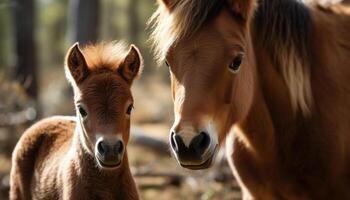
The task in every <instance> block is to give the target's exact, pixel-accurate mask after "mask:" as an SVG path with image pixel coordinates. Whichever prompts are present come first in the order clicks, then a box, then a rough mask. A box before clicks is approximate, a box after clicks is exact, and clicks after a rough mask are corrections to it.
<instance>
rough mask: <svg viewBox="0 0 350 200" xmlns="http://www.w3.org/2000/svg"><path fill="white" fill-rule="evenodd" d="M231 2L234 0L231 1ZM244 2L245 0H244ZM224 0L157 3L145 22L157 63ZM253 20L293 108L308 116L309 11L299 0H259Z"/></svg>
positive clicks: (309, 89)
mask: <svg viewBox="0 0 350 200" xmlns="http://www.w3.org/2000/svg"><path fill="white" fill-rule="evenodd" d="M233 1H234V0H233ZM247 1H248V0H247ZM225 2H226V0H218V1H213V0H177V1H175V3H173V4H172V6H171V8H170V9H171V12H170V11H169V9H168V8H166V7H165V5H162V4H160V5H159V7H158V10H157V11H156V12H155V13H154V14H153V16H152V17H151V19H150V22H149V24H150V25H151V27H152V28H153V32H152V34H151V40H152V41H153V44H154V48H155V52H156V57H157V60H158V62H159V63H160V62H162V61H163V60H164V59H165V56H166V53H167V51H168V49H169V48H170V47H171V46H172V45H173V44H174V43H176V42H177V41H178V40H179V39H181V38H182V37H185V36H186V37H190V36H191V35H192V34H193V33H195V32H196V31H198V29H199V28H200V27H201V26H202V25H203V24H204V23H205V22H206V21H208V20H210V19H212V18H214V17H216V16H217V14H218V13H219V12H220V11H221V10H222V8H223V7H224V5H225ZM258 2H259V5H258V8H257V10H256V12H255V16H254V18H253V20H255V27H256V30H257V34H258V35H257V36H256V37H257V38H259V40H262V45H263V46H264V47H265V48H267V49H268V51H267V52H268V53H269V54H270V56H271V59H272V60H273V62H274V65H275V66H276V68H277V70H278V71H279V72H280V73H281V75H282V76H283V78H284V80H285V83H286V85H287V86H288V88H289V91H290V98H291V102H292V106H293V109H294V110H295V111H297V110H299V109H300V110H301V112H302V113H303V115H308V114H309V113H310V109H311V106H312V91H311V86H310V69H309V63H308V60H309V59H310V58H309V52H310V51H309V48H310V41H311V34H312V33H311V31H312V18H311V14H310V13H311V11H310V10H309V8H308V7H307V6H306V5H305V4H303V3H302V2H301V1H300V0H259V1H258Z"/></svg>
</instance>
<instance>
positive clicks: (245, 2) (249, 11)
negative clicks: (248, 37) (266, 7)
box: [227, 0, 257, 21]
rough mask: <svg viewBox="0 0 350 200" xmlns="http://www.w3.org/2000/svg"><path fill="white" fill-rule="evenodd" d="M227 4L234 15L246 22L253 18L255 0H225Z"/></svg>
mask: <svg viewBox="0 0 350 200" xmlns="http://www.w3.org/2000/svg"><path fill="white" fill-rule="evenodd" d="M227 4H228V6H229V9H231V11H233V13H234V14H236V15H238V16H240V17H241V18H242V19H243V20H244V21H247V20H249V19H250V18H251V17H252V16H253V12H254V10H255V8H256V4H257V0H227Z"/></svg>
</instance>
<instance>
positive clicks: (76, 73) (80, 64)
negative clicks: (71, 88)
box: [66, 43, 89, 84]
mask: <svg viewBox="0 0 350 200" xmlns="http://www.w3.org/2000/svg"><path fill="white" fill-rule="evenodd" d="M66 73H67V75H70V76H68V78H70V77H71V78H73V79H74V81H75V83H76V84H80V83H81V82H82V81H83V80H84V79H85V78H86V77H87V76H88V74H89V69H88V66H87V64H86V60H85V58H84V55H83V53H82V52H81V50H80V48H79V44H78V43H75V44H74V45H73V46H72V47H71V48H70V49H69V51H68V53H67V56H66Z"/></svg>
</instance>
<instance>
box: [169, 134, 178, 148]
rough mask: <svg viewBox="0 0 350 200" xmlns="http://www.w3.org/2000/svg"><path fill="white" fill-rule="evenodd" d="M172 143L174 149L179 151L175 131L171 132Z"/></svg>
mask: <svg viewBox="0 0 350 200" xmlns="http://www.w3.org/2000/svg"><path fill="white" fill-rule="evenodd" d="M170 144H171V147H172V148H173V149H174V151H176V152H178V151H179V149H178V146H177V144H176V138H175V133H174V132H171V135H170Z"/></svg>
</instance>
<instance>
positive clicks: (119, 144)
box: [114, 141, 124, 154]
mask: <svg viewBox="0 0 350 200" xmlns="http://www.w3.org/2000/svg"><path fill="white" fill-rule="evenodd" d="M123 150H124V145H123V142H122V141H118V142H117V143H116V144H115V146H114V152H115V153H116V154H121V153H123Z"/></svg>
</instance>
